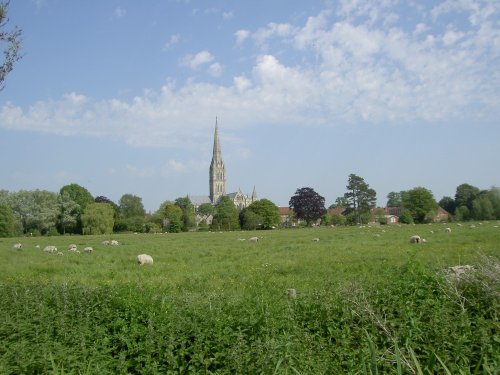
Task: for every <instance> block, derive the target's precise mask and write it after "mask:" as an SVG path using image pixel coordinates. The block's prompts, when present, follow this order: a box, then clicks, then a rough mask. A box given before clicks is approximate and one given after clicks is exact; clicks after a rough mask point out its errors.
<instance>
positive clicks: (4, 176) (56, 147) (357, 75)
mask: <svg viewBox="0 0 500 375" xmlns="http://www.w3.org/2000/svg"><path fill="white" fill-rule="evenodd" d="M8 16H9V23H8V24H7V26H5V27H4V29H7V30H9V29H12V28H13V27H14V26H15V25H17V26H19V27H20V28H21V29H22V31H23V58H22V59H21V60H20V61H19V62H18V63H17V64H16V65H15V67H14V70H13V71H12V72H11V73H10V74H9V75H8V76H7V78H6V81H5V85H6V86H5V88H4V89H3V90H2V91H0V157H1V160H2V162H1V163H0V189H5V190H8V191H12V192H14V191H19V190H35V189H41V190H49V191H53V192H58V191H59V190H60V188H61V187H62V186H64V185H67V184H70V183H77V184H79V185H81V186H83V187H85V188H86V189H87V190H89V191H90V193H91V194H92V195H93V196H100V195H102V196H106V197H108V198H109V199H111V200H113V201H114V202H118V200H119V199H120V197H121V196H122V195H124V194H133V195H136V196H139V197H141V198H142V202H143V204H144V207H145V208H146V210H147V211H155V210H157V209H158V208H159V206H160V204H161V203H162V202H164V201H165V200H175V199H176V198H178V197H183V196H186V195H187V194H189V195H208V192H209V185H208V172H209V166H210V160H211V156H212V146H213V135H214V127H215V122H216V119H217V122H218V126H219V135H220V142H221V149H222V157H223V159H224V162H225V166H226V178H227V182H226V190H227V192H228V193H229V192H233V191H237V190H238V189H240V190H241V191H242V192H243V193H251V192H252V190H253V188H254V186H255V188H256V191H257V194H258V197H259V198H267V199H270V200H271V201H273V202H274V203H275V204H277V205H278V206H288V202H289V200H290V197H291V196H292V195H293V194H294V193H295V191H296V190H297V189H298V188H301V187H312V188H313V189H314V190H315V191H316V192H318V193H319V194H320V195H322V196H323V197H325V202H326V206H329V205H330V204H332V203H334V201H335V199H336V198H337V197H340V196H343V195H344V193H345V192H346V191H347V189H346V185H347V183H348V177H349V175H350V174H356V175H357V176H360V177H362V178H363V179H364V181H365V182H366V183H367V184H368V185H369V186H370V187H371V188H373V189H374V190H375V191H376V192H377V204H378V206H382V207H383V206H385V204H386V202H387V194H388V193H389V192H393V191H394V192H398V191H402V190H409V189H412V188H414V187H425V188H426V189H429V190H430V191H431V192H432V193H433V195H434V197H435V198H436V200H440V199H441V198H442V197H443V196H451V197H453V196H454V194H455V192H456V187H457V186H459V185H460V184H463V183H469V184H471V185H473V186H476V187H479V188H480V189H489V188H491V187H492V186H497V187H499V186H500V172H499V171H500V168H499V162H500V1H499V0H489V1H482V0H445V1H416V0H415V1H413V0H408V1H403V0H399V1H398V0H373V1H372V0H349V1H347V0H338V1H320V0H308V1H298V0H271V1H268V0H265V1H264V0H248V1H247V0H241V1H229V0H219V1H201V0H148V1H135V0H107V1H101V0H86V1H83V0H74V1H65V0H16V1H11V3H10V6H9V10H8Z"/></svg>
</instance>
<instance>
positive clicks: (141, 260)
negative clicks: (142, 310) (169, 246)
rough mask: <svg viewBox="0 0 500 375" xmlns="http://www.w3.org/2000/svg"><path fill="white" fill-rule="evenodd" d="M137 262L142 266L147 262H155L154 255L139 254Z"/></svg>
mask: <svg viewBox="0 0 500 375" xmlns="http://www.w3.org/2000/svg"><path fill="white" fill-rule="evenodd" d="M137 263H138V264H139V265H141V266H143V265H145V264H153V257H152V256H151V255H148V254H140V255H137Z"/></svg>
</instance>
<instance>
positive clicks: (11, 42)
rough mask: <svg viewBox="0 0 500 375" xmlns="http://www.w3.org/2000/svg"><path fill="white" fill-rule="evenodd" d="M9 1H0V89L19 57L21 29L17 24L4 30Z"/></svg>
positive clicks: (7, 19) (7, 20)
mask: <svg viewBox="0 0 500 375" xmlns="http://www.w3.org/2000/svg"><path fill="white" fill-rule="evenodd" d="M9 3H10V1H2V2H0V49H1V51H2V54H3V59H2V61H1V62H0V63H1V65H0V91H1V90H2V89H3V88H4V87H5V77H6V76H7V74H9V73H10V72H11V71H12V69H14V63H15V62H17V61H19V59H21V57H22V55H21V35H22V30H21V29H20V28H18V27H17V26H16V27H14V29H13V30H10V31H9V30H6V26H7V23H8V22H9V18H8V16H7V11H8V7H9Z"/></svg>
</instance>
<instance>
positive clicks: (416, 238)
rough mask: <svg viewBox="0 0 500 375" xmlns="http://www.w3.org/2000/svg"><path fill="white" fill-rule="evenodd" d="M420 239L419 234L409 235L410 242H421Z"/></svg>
mask: <svg viewBox="0 0 500 375" xmlns="http://www.w3.org/2000/svg"><path fill="white" fill-rule="evenodd" d="M421 242H422V239H421V238H420V236H417V235H414V236H411V237H410V243H421Z"/></svg>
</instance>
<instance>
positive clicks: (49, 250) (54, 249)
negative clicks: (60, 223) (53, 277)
mask: <svg viewBox="0 0 500 375" xmlns="http://www.w3.org/2000/svg"><path fill="white" fill-rule="evenodd" d="M43 251H45V252H46V253H57V247H55V246H52V245H51V246H45V247H44V248H43Z"/></svg>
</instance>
